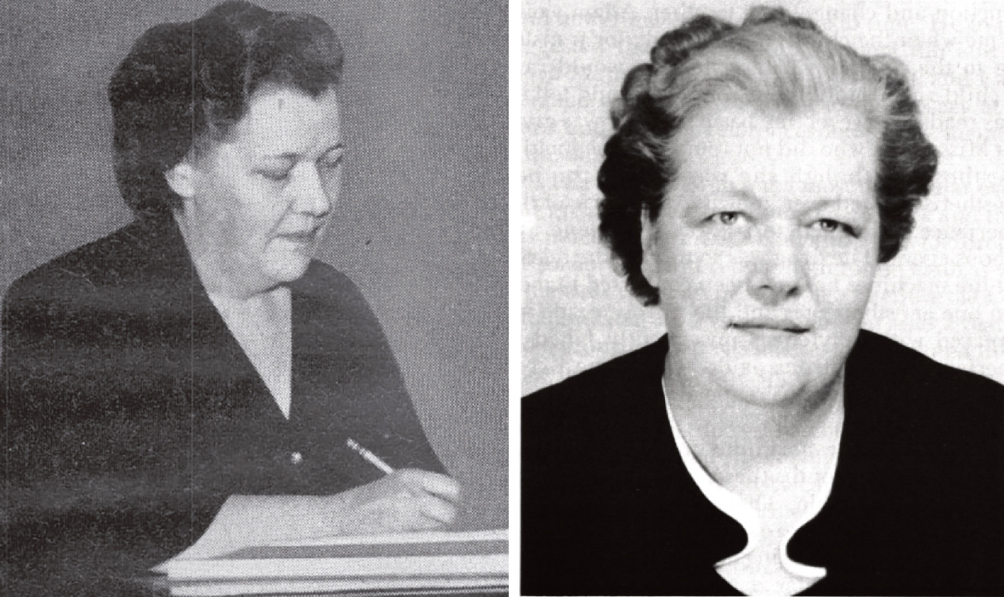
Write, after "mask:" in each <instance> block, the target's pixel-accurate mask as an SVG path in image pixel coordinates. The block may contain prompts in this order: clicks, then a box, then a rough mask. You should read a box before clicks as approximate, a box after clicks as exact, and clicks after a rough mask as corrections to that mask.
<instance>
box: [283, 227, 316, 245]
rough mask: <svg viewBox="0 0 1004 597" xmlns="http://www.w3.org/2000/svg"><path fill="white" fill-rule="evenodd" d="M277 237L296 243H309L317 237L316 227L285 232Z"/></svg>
mask: <svg viewBox="0 0 1004 597" xmlns="http://www.w3.org/2000/svg"><path fill="white" fill-rule="evenodd" d="M279 237H280V238H284V239H286V240H289V241H292V242H297V243H311V242H313V241H314V239H315V238H317V229H314V230H309V231H305V232H286V233H284V234H280V235H279Z"/></svg>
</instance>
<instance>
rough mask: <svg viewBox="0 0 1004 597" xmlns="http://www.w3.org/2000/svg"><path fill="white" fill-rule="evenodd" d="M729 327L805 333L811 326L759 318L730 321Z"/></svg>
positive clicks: (743, 329) (746, 329) (745, 329)
mask: <svg viewBox="0 0 1004 597" xmlns="http://www.w3.org/2000/svg"><path fill="white" fill-rule="evenodd" d="M729 327H731V328H735V329H738V330H742V331H765V332H787V333H790V334H804V333H806V332H808V331H809V329H810V328H809V327H808V326H805V325H802V324H799V323H797V322H794V321H790V320H757V321H740V322H734V323H730V324H729Z"/></svg>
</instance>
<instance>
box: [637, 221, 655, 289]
mask: <svg viewBox="0 0 1004 597" xmlns="http://www.w3.org/2000/svg"><path fill="white" fill-rule="evenodd" d="M658 245H659V230H658V228H657V227H656V225H655V222H653V221H652V220H651V219H650V218H649V216H648V210H647V209H644V210H642V213H641V273H642V275H643V276H645V279H646V280H648V283H649V284H651V285H652V287H653V288H658V287H659V265H658V262H657V261H656V257H655V256H656V254H657V249H658Z"/></svg>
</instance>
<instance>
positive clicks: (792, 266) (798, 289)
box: [749, 226, 806, 306]
mask: <svg viewBox="0 0 1004 597" xmlns="http://www.w3.org/2000/svg"><path fill="white" fill-rule="evenodd" d="M802 251H803V249H802V246H801V243H800V242H799V236H798V231H797V230H796V229H793V228H788V227H780V226H778V227H776V228H774V229H772V230H771V229H768V230H765V231H764V233H763V234H762V235H761V238H760V239H759V243H758V247H757V255H756V258H755V260H754V263H753V266H752V268H751V271H750V277H749V292H750V294H751V295H752V296H753V298H755V299H756V300H757V301H758V302H760V303H761V304H763V305H767V306H775V305H778V304H780V303H782V302H784V301H785V300H787V299H791V298H795V297H797V296H799V295H801V294H802V292H804V291H805V284H806V280H805V268H804V264H803V257H804V256H803V254H802Z"/></svg>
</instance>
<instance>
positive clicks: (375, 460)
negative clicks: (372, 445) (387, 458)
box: [345, 437, 394, 475]
mask: <svg viewBox="0 0 1004 597" xmlns="http://www.w3.org/2000/svg"><path fill="white" fill-rule="evenodd" d="M345 444H346V445H347V446H348V447H349V449H351V450H352V451H353V452H355V453H357V454H359V455H360V456H362V457H363V458H365V459H366V461H367V462H369V463H370V464H372V465H373V466H375V467H377V468H378V469H380V470H382V471H383V472H384V474H385V475H389V474H391V473H393V472H394V467H392V466H391V465H389V464H387V463H386V462H384V461H383V460H380V457H379V456H377V455H376V454H374V453H373V452H370V451H369V450H367V449H366V448H364V447H362V446H360V445H359V442H357V441H356V440H354V439H352V438H351V437H350V438H347V439H346V441H345Z"/></svg>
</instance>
